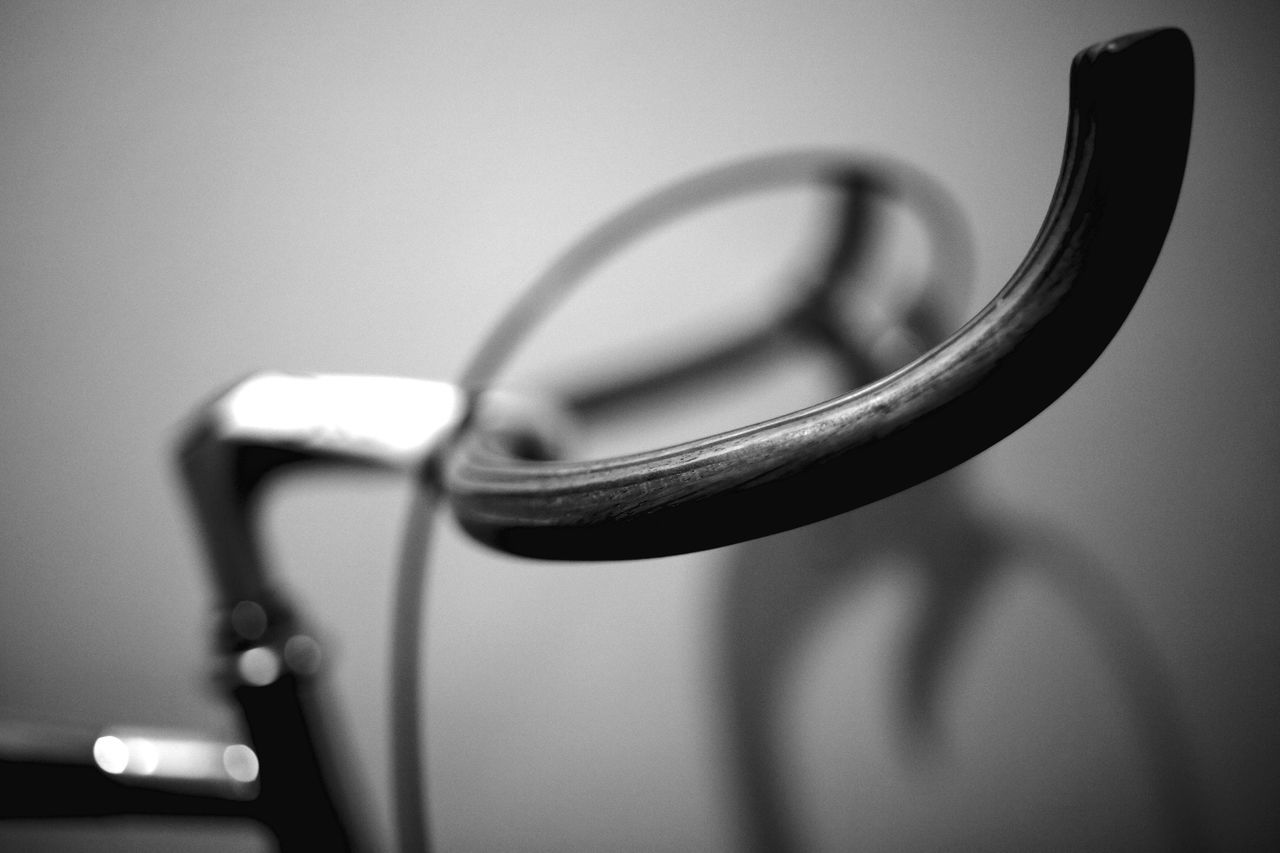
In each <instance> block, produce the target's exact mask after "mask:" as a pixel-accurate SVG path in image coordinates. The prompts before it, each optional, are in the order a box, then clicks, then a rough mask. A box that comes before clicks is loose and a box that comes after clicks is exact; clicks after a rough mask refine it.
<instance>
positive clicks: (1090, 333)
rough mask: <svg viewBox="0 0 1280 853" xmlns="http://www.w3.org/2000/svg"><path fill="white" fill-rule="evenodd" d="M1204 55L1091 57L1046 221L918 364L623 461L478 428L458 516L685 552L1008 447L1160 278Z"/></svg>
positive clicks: (606, 553)
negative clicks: (988, 296)
mask: <svg viewBox="0 0 1280 853" xmlns="http://www.w3.org/2000/svg"><path fill="white" fill-rule="evenodd" d="M1193 65H1194V63H1193V59H1192V52H1191V45H1190V42H1189V40H1188V39H1187V37H1186V35H1185V34H1184V33H1182V32H1181V31H1179V30H1176V29H1162V30H1152V31H1148V32H1142V33H1135V34H1132V35H1128V36H1124V37H1121V38H1117V39H1114V40H1112V41H1108V42H1103V43H1100V44H1097V45H1094V46H1093V47H1090V48H1088V49H1086V50H1084V51H1082V52H1081V53H1079V54H1078V55H1077V56H1076V58H1075V61H1074V63H1073V65H1072V72H1071V109H1070V121H1069V125H1068V132H1067V143H1066V150H1065V154H1064V157H1063V165H1062V172H1061V174H1060V177H1059V181H1058V186H1057V188H1056V190H1055V192H1054V196H1053V200H1052V202H1051V204H1050V208H1049V212H1048V214H1047V216H1046V218H1045V222H1044V225H1043V226H1042V227H1041V230H1040V233H1039V235H1038V236H1037V237H1036V239H1035V241H1034V243H1033V244H1032V246H1031V249H1030V251H1029V252H1028V254H1027V256H1026V259H1025V260H1024V261H1023V262H1022V264H1021V266H1020V267H1019V268H1018V269H1017V271H1016V272H1015V273H1014V274H1013V277H1012V278H1011V280H1010V281H1009V283H1008V284H1007V285H1005V287H1004V289H1003V290H1001V291H1000V293H999V294H998V295H997V296H996V297H995V299H993V300H992V301H991V302H990V303H989V304H988V305H987V306H986V307H985V308H983V309H982V310H981V311H980V312H979V313H978V314H977V315H976V316H975V317H974V318H973V319H972V320H970V321H969V322H968V323H967V324H966V325H965V326H964V327H963V328H961V329H960V330H959V331H958V332H956V333H955V334H954V335H953V336H952V337H951V338H950V339H948V340H947V341H945V342H944V343H942V344H941V345H939V346H938V347H935V348H934V349H933V350H931V351H929V352H928V353H926V354H924V355H923V356H921V357H920V358H918V359H916V360H915V361H914V362H912V363H911V364H909V365H907V366H906V367H904V368H902V369H901V370H899V371H897V372H896V373H894V374H892V375H891V376H888V377H886V378H884V379H882V380H880V381H878V382H875V383H873V384H871V385H868V386H866V387H864V388H861V389H859V390H857V391H854V392H852V393H850V394H847V395H844V396H842V397H838V398H835V399H833V400H830V401H827V402H825V403H821V404H819V405H816V406H812V407H810V408H807V409H803V410H800V411H798V412H795V413H793V414H791V415H787V416H784V417H781V418H775V419H773V420H769V421H765V422H763V423H759V424H756V425H754V426H750V427H746V428H743V429H739V430H735V431H731V432H727V433H722V434H720V435H717V436H712V437H709V438H705V439H700V440H697V441H692V442H688V443H684V444H680V445H676V446H673V447H668V448H664V449H661V450H655V451H651V452H647V453H639V454H634V455H629V456H621V457H615V458H611V459H603V460H597V461H585V462H580V461H567V462H543V461H535V460H527V459H521V458H519V457H518V455H517V454H516V453H515V452H514V451H513V450H512V449H511V448H509V447H505V446H503V445H502V443H501V442H500V441H496V440H494V438H493V437H491V436H486V435H484V434H482V433H480V432H477V431H472V432H469V433H466V434H464V435H463V436H462V438H461V440H460V441H459V443H458V445H457V447H456V448H455V451H454V453H453V454H452V456H451V459H450V463H449V465H448V468H447V470H446V482H447V484H448V487H449V489H450V490H451V492H452V503H453V507H454V512H455V513H456V515H457V517H458V519H459V521H460V522H461V524H462V525H463V527H464V528H465V529H466V530H467V531H468V532H469V533H470V534H471V535H472V536H474V537H476V538H477V539H479V540H481V541H483V542H486V543H488V544H490V545H493V546H495V547H497V548H500V549H502V550H504V551H508V552H511V553H514V554H521V555H526V556H534V557H544V558H552V559H580V560H589V559H591V560H594V559H631V558H641V557H654V556H662V555H669V554H677V553H686V552H690V551H696V550H701V549H705V548H713V547H717V546H721V545H728V544H732V543H734V542H740V541H743V540H746V539H751V538H755V537H758V536H763V535H765V534H768V533H774V532H777V531H781V530H786V529H790V528H793V527H798V526H800V525H803V524H807V523H810V522H813V521H817V520H820V519H823V518H827V517H829V516H832V515H836V514H839V513H842V512H845V511H848V510H851V509H854V508H856V507H859V506H862V505H864V504H867V503H870V502H871V501H874V500H877V499H879V498H882V497H885V496H887V495H890V494H893V493H894V492H897V491H900V490H902V489H905V488H907V487H909V486H911V485H914V484H916V483H918V482H920V481H922V480H925V479H927V478H929V477H932V476H934V475H936V474H939V473H941V472H943V471H945V470H947V469H948V468H951V467H953V466H955V465H957V464H959V463H961V462H963V461H965V460H966V459H969V458H970V457H972V456H974V455H975V454H977V453H980V452H981V451H983V450H985V449H986V448H988V447H990V446H991V445H993V444H995V443H996V442H998V441H1000V440H1001V439H1002V438H1004V437H1005V436H1007V435H1009V434H1010V433H1012V432H1013V431H1014V430H1016V429H1018V428H1019V427H1021V426H1022V425H1023V424H1025V423H1026V422H1027V421H1028V420H1030V419H1031V418H1032V417H1034V416H1035V415H1037V414H1038V413H1039V412H1040V411H1042V410H1043V409H1044V408H1045V407H1047V406H1048V405H1049V404H1050V403H1052V402H1053V401H1054V400H1056V399H1057V398H1058V397H1059V396H1061V395H1062V394H1063V393H1064V392H1065V391H1066V390H1067V389H1068V388H1069V387H1071V385H1072V384H1073V383H1074V382H1075V381H1076V380H1077V379H1078V378H1079V377H1080V376H1081V375H1083V373H1084V372H1085V371H1086V370H1087V369H1088V368H1089V366H1090V365H1091V364H1092V363H1093V362H1094V360H1095V359H1097V357H1098V356H1099V355H1100V354H1101V353H1102V351H1103V349H1104V348H1105V347H1106V345H1107V344H1108V343H1109V342H1110V340H1111V339H1112V337H1114V335H1115V334H1116V332H1117V331H1118V330H1119V328H1120V326H1121V324H1122V323H1123V322H1124V319H1125V317H1126V316H1127V315H1128V313H1129V311H1130V309H1131V308H1132V307H1133V304H1134V302H1135V301H1136V300H1137V298H1138V295H1139V293H1140V292H1141V290H1142V287H1143V285H1144V284H1145V283H1146V280H1147V277H1148V276H1149V275H1150V273H1151V269H1152V267H1153V266H1154V265H1155V262H1156V258H1157V257H1158V256H1159V253H1160V249H1161V247H1162V245H1163V243H1164V239H1165V236H1166V234H1167V232H1168V228H1169V224H1170V222H1171V220H1172V218H1173V213H1174V209H1175V207H1176V206H1177V200H1178V194H1179V191H1180V189H1181V185H1182V176H1183V171H1184V168H1185V165H1186V156H1187V148H1188V143H1189V138H1190V129H1191V113H1192V101H1193V90H1194V69H1193Z"/></svg>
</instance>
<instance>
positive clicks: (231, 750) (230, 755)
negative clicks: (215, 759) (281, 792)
mask: <svg viewBox="0 0 1280 853" xmlns="http://www.w3.org/2000/svg"><path fill="white" fill-rule="evenodd" d="M222 766H223V768H224V769H225V770H226V771H227V775H228V776H230V777H231V778H232V779H235V780H236V781H237V782H252V781H254V780H255V779H257V778H258V755H257V753H255V752H254V751H253V750H252V749H250V748H249V747H247V746H245V745H244V744H242V743H233V744H231V745H230V746H228V747H227V748H226V749H224V750H223V751H222Z"/></svg>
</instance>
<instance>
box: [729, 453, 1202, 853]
mask: <svg viewBox="0 0 1280 853" xmlns="http://www.w3.org/2000/svg"><path fill="white" fill-rule="evenodd" d="M885 557H893V558H895V559H894V561H893V562H892V563H891V564H890V565H893V566H895V567H897V566H902V567H904V568H902V569H900V570H902V571H910V572H912V573H914V574H915V575H916V577H915V580H916V581H917V584H918V587H919V589H921V591H922V594H923V596H922V600H921V601H920V603H919V606H918V608H917V609H916V611H915V613H914V614H913V616H912V622H911V624H910V625H909V626H908V630H907V632H906V647H905V649H903V652H902V654H900V655H899V656H898V657H897V659H898V660H899V661H901V667H900V669H899V671H898V672H897V673H896V687H895V689H894V690H893V691H892V695H891V696H889V697H886V701H889V702H890V703H891V706H890V716H891V718H892V719H893V720H894V721H895V725H896V728H897V731H896V736H897V739H898V744H899V746H900V747H901V749H902V750H903V757H904V760H909V761H917V760H920V759H930V760H935V761H937V760H945V755H944V753H943V752H942V751H941V750H939V749H938V747H940V746H941V745H942V741H943V740H945V717H946V698H947V686H948V681H949V680H950V679H951V678H953V677H954V676H953V674H952V673H953V671H954V669H955V667H956V662H957V659H958V658H959V657H960V656H961V653H962V652H963V649H964V646H965V643H966V642H967V641H968V640H969V639H970V637H971V635H972V634H973V633H974V631H975V630H977V629H978V628H979V627H980V623H981V620H980V619H979V618H977V617H978V616H979V611H980V610H981V609H982V607H983V606H984V605H985V604H986V602H987V601H988V599H990V598H991V596H992V595H993V593H995V592H996V591H997V590H998V584H999V582H1000V581H1001V580H1002V579H1003V578H1004V576H1005V575H1006V574H1007V573H1010V572H1016V571H1027V570H1031V569H1036V570H1038V571H1040V572H1041V574H1042V577H1043V578H1044V579H1045V580H1046V581H1047V582H1048V583H1049V584H1050V585H1051V586H1052V588H1053V590H1054V592H1055V594H1056V595H1057V596H1058V597H1059V598H1060V599H1061V600H1062V601H1063V602H1064V603H1065V604H1066V606H1068V607H1069V608H1070V609H1071V610H1072V611H1073V612H1074V615H1075V616H1076V617H1077V619H1078V621H1079V624H1080V626H1081V629H1082V630H1084V631H1086V632H1087V633H1088V634H1089V635H1090V636H1091V639H1092V640H1093V641H1094V642H1095V643H1096V644H1097V646H1098V648H1099V650H1100V652H1101V655H1102V656H1103V658H1104V659H1105V660H1106V661H1107V662H1108V663H1109V664H1110V666H1111V670H1112V675H1113V677H1114V679H1115V682H1116V684H1117V686H1118V687H1119V688H1120V690H1121V691H1122V692H1123V693H1124V696H1125V700H1126V702H1127V705H1128V709H1129V711H1130V713H1131V714H1132V717H1133V720H1134V725H1135V731H1136V732H1137V733H1138V735H1139V737H1140V738H1141V739H1142V743H1141V744H1140V748H1141V751H1142V757H1143V759H1144V760H1145V762H1146V768H1145V769H1146V774H1147V775H1146V778H1148V779H1149V780H1150V783H1151V786H1152V788H1153V790H1154V796H1155V799H1156V802H1157V807H1158V809H1159V815H1160V819H1161V820H1162V821H1163V823H1164V824H1165V831H1166V834H1167V839H1168V840H1167V842H1166V844H1165V845H1164V849H1169V850H1184V851H1191V850H1203V849H1206V848H1207V847H1208V837H1207V834H1206V827H1205V823H1204V817H1203V814H1202V810H1203V801H1202V798H1201V796H1200V793H1199V791H1198V783H1197V772H1196V768H1195V764H1194V762H1193V759H1192V756H1191V755H1190V753H1189V749H1188V745H1187V742H1186V741H1185V739H1184V737H1183V735H1182V729H1181V724H1180V722H1179V719H1178V714H1177V710H1176V708H1177V704H1176V697H1175V696H1174V694H1173V690H1172V687H1171V684H1170V680H1169V677H1168V674H1167V672H1166V670H1165V667H1164V664H1163V663H1162V661H1161V659H1160V657H1159V655H1158V654H1157V653H1156V651H1155V649H1154V648H1153V646H1152V644H1151V642H1150V640H1149V639H1148V638H1147V636H1146V635H1145V633H1144V632H1143V630H1142V627H1141V620H1140V619H1139V617H1138V615H1137V612H1136V611H1135V610H1134V609H1133V608H1132V607H1131V606H1130V605H1129V604H1128V603H1127V602H1126V599H1125V596H1124V594H1123V591H1122V590H1120V589H1119V588H1118V586H1117V585H1116V584H1115V583H1114V582H1113V581H1112V579H1111V578H1110V576H1109V575H1108V573H1107V572H1106V571H1105V570H1104V569H1103V567H1101V566H1099V565H1098V564H1097V562H1096V560H1094V559H1093V558H1092V557H1091V556H1090V555H1089V554H1088V553H1087V552H1086V551H1085V550H1084V549H1082V548H1080V547H1079V546H1078V545H1077V544H1075V543H1073V542H1071V541H1070V540H1069V539H1068V538H1067V537H1065V536H1063V535H1061V534H1060V533H1058V532H1056V531H1054V530H1052V529H1050V528H1049V527H1047V526H1045V525H1037V524H1032V523H1019V522H1014V521H1012V520H1008V519H1002V518H996V517H991V516H989V515H986V514H984V513H983V512H981V511H980V510H978V509H977V508H976V507H975V506H974V502H973V501H972V499H971V493H970V489H969V486H968V484H967V483H966V482H965V478H964V470H963V469H961V470H959V471H953V472H950V473H949V474H946V475H944V476H941V477H937V478H935V479H933V480H931V481H929V482H926V483H923V484H921V485H919V486H917V487H915V488H913V489H910V490H907V491H905V492H902V493H900V494H898V495H895V496H893V497H891V498H888V499H886V500H883V501H880V502H878V503H876V504H873V505H871V506H868V507H864V508H862V509H860V510H857V511H855V512H852V513H847V514H845V515H842V516H838V517H836V518H833V519H829V520H827V521H824V522H820V523H818V524H814V525H810V526H809V527H805V528H800V529H798V530H793V531H789V532H787V533H784V534H779V535H776V536H771V537H768V538H765V539H759V540H755V541H753V542H749V543H745V544H743V545H739V546H737V547H736V548H735V549H734V551H733V552H732V557H731V565H730V567H729V571H728V573H727V575H726V581H725V586H724V589H723V592H722V598H721V602H722V605H721V610H720V612H719V613H718V614H717V617H718V621H717V628H718V643H719V645H718V648H717V649H716V660H715V663H716V667H715V671H716V672H717V673H718V675H719V676H720V678H721V682H720V685H719V687H720V691H719V699H720V700H721V701H720V706H719V707H720V712H721V717H720V719H722V720H723V724H724V729H723V732H722V735H723V742H724V745H725V771H726V774H727V781H728V783H729V786H730V790H731V791H732V797H733V809H734V816H735V823H736V825H737V826H738V827H740V830H741V834H742V839H741V847H742V849H748V850H758V851H770V852H771V853H779V851H788V850H799V849H803V847H804V845H803V843H802V839H803V838H804V837H805V832H804V827H803V826H801V825H800V824H799V817H798V814H799V809H797V808H796V803H795V800H794V793H795V792H794V791H791V790H788V787H787V781H786V780H787V769H788V768H789V767H790V766H791V765H790V763H789V762H788V761H787V760H786V756H784V755H782V754H781V752H780V750H781V749H782V744H783V743H784V741H785V738H784V736H783V735H784V734H785V733H784V732H783V731H782V727H781V725H780V720H781V717H780V709H781V705H782V703H783V701H784V699H785V695H784V694H785V687H786V686H787V685H788V684H790V683H792V680H791V679H790V678H789V674H790V672H791V671H792V669H793V668H794V667H795V666H796V665H797V664H798V663H799V661H800V658H801V657H802V655H803V653H804V651H805V649H806V648H807V647H808V641H809V640H810V639H811V636H810V635H811V631H812V629H813V627H814V626H815V624H816V623H818V622H819V621H820V617H821V616H822V615H824V614H823V612H824V609H825V608H827V607H829V606H830V605H831V604H832V603H833V602H840V601H847V600H848V594H849V593H850V592H851V591H853V590H855V589H856V587H858V585H860V584H865V583H866V581H867V580H868V579H869V578H868V575H869V574H870V573H871V572H873V571H876V570H878V569H880V568H881V567H884V566H885V565H886V564H887V563H886V560H885ZM903 558H905V559H903ZM852 805H853V804H851V806H852Z"/></svg>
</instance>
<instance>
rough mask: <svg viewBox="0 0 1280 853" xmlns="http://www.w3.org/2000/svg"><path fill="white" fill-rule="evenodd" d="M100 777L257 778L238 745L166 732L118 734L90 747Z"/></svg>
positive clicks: (254, 763)
mask: <svg viewBox="0 0 1280 853" xmlns="http://www.w3.org/2000/svg"><path fill="white" fill-rule="evenodd" d="M93 760H94V763H95V764H97V765H98V768H99V769H100V770H102V772H104V773H109V774H110V775H112V776H118V777H124V778H128V777H136V778H138V779H154V780H163V781H172V782H235V783H240V784H245V783H249V782H253V781H256V780H257V778H258V756H257V754H256V753H255V752H254V751H253V749H251V748H250V747H249V746H247V745H245V744H242V743H231V744H228V743H223V742H218V741H212V740H206V739H204V738H196V737H190V736H183V735H181V734H175V733H171V732H151V731H144V730H136V729H135V730H119V731H114V732H108V733H105V734H103V735H101V736H100V737H99V738H98V739H97V740H95V741H94V744H93Z"/></svg>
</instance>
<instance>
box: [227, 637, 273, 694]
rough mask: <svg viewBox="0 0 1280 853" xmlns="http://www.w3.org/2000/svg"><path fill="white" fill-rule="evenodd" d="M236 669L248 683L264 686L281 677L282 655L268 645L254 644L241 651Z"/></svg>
mask: <svg viewBox="0 0 1280 853" xmlns="http://www.w3.org/2000/svg"><path fill="white" fill-rule="evenodd" d="M236 670H237V671H239V673H240V677H241V678H242V679H244V680H245V682H246V683H248V684H252V685H254V686H257V687H263V686H265V685H268V684H270V683H272V682H273V681H275V680H276V679H277V678H279V677H280V656H279V655H278V654H276V652H275V650H274V649H271V648H268V647H267V646H254V647H253V648H252V649H248V650H246V651H244V652H241V654H240V657H239V658H238V659H237V660H236Z"/></svg>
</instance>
